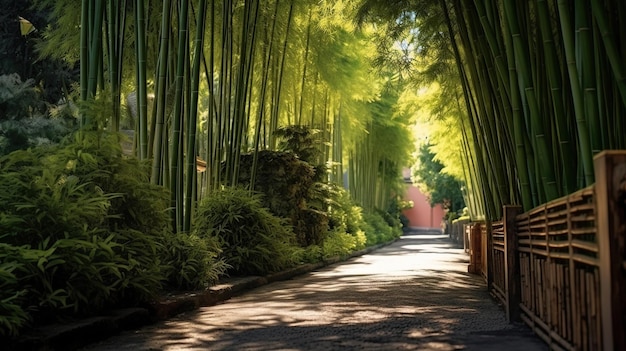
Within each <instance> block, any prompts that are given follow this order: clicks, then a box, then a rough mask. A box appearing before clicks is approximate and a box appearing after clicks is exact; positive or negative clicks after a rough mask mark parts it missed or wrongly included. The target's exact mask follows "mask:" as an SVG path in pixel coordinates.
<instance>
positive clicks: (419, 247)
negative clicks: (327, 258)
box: [88, 233, 547, 351]
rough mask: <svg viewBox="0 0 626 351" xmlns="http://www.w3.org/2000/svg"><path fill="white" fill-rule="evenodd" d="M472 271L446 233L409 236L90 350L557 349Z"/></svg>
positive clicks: (130, 333)
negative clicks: (510, 312)
mask: <svg viewBox="0 0 626 351" xmlns="http://www.w3.org/2000/svg"><path fill="white" fill-rule="evenodd" d="M466 271H467V255H466V254H465V253H463V250H459V249H455V248H452V246H451V245H450V244H449V243H448V241H447V238H446V237H444V236H441V235H434V234H428V233H420V234H418V233H415V234H407V235H405V236H403V237H402V238H401V239H400V240H398V241H397V242H395V243H394V244H392V245H389V246H386V247H384V248H382V249H380V250H377V251H375V252H372V253H370V254H367V255H365V256H362V257H358V258H354V259H352V260H349V261H346V262H343V263H340V264H336V265H333V266H330V267H327V268H324V269H322V270H319V271H316V272H312V273H310V274H306V275H303V276H300V277H297V278H295V279H293V280H289V281H284V282H276V283H272V284H269V285H266V286H263V287H261V288H257V289H254V290H251V291H249V292H247V293H245V294H243V295H241V296H239V297H235V298H233V299H231V300H229V301H227V302H225V303H223V304H220V305H217V306H212V307H206V308H202V309H200V310H198V311H195V312H193V313H187V314H185V315H181V316H179V317H178V318H176V319H172V320H169V321H167V322H163V323H159V324H155V325H152V326H149V327H146V328H143V329H141V330H138V331H135V332H128V333H124V334H121V335H119V336H116V337H114V338H111V339H108V340H106V341H104V342H101V343H99V344H96V345H92V346H91V347H89V348H88V350H128V351H130V350H132V351H140V350H323V351H330V350H506V351H514V350H524V351H531V350H547V347H546V345H545V344H544V343H543V342H542V341H541V340H539V339H538V338H537V337H535V336H534V335H532V333H531V332H530V331H529V330H528V329H527V328H526V327H525V326H521V325H511V324H508V323H507V322H506V320H505V316H504V312H503V310H502V309H501V307H499V306H497V305H496V303H495V302H494V301H493V300H492V299H491V298H490V296H489V294H488V293H487V292H486V288H485V286H484V283H483V282H482V280H481V278H479V277H477V276H473V275H469V274H467V273H466Z"/></svg>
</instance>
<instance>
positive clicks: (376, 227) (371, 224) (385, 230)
mask: <svg viewBox="0 0 626 351" xmlns="http://www.w3.org/2000/svg"><path fill="white" fill-rule="evenodd" d="M363 218H364V220H365V223H363V230H364V231H365V236H366V237H367V244H368V245H376V244H380V243H384V242H387V241H390V240H393V239H396V238H398V237H400V235H402V229H401V228H400V226H398V225H397V224H396V225H394V226H390V225H389V222H387V221H386V220H385V218H383V216H381V215H380V213H379V212H373V213H367V214H365V215H363Z"/></svg>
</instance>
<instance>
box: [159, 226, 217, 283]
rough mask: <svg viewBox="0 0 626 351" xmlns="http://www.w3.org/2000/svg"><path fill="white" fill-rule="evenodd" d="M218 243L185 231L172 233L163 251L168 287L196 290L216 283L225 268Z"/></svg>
mask: <svg viewBox="0 0 626 351" xmlns="http://www.w3.org/2000/svg"><path fill="white" fill-rule="evenodd" d="M219 246H220V245H219V242H218V241H217V239H216V238H215V237H205V238H200V237H198V236H197V235H193V234H186V233H179V234H177V235H173V236H171V237H170V238H169V240H168V241H167V242H166V245H165V250H164V254H163V257H164V266H165V267H166V269H167V273H166V276H167V284H168V286H169V287H171V288H173V289H183V290H196V289H202V288H206V287H208V286H209V285H211V284H214V283H216V282H217V281H218V279H219V277H220V276H221V275H223V274H224V273H225V272H226V269H227V268H228V265H226V263H225V262H224V261H223V260H221V259H218V255H219V253H220V252H221V249H220V247H219Z"/></svg>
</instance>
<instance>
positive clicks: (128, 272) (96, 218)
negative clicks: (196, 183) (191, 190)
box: [0, 132, 219, 335]
mask: <svg viewBox="0 0 626 351" xmlns="http://www.w3.org/2000/svg"><path fill="white" fill-rule="evenodd" d="M147 170H148V168H147V165H146V164H145V163H141V162H139V161H137V160H134V159H127V158H124V157H123V156H122V155H121V150H120V149H119V142H118V139H117V136H116V135H114V134H107V133H88V132H82V137H81V139H76V140H74V141H73V142H68V143H66V144H63V145H61V146H56V147H38V148H33V149H29V150H24V151H17V152H14V153H12V154H10V155H8V156H6V157H3V158H1V159H0V233H1V234H0V244H1V245H0V258H1V260H0V262H2V266H1V267H0V275H1V276H5V277H7V280H6V283H5V284H4V285H2V292H1V293H0V296H1V297H2V298H1V299H0V301H1V304H0V310H2V311H8V313H10V315H9V316H8V317H2V318H1V319H0V334H3V335H8V334H11V335H14V334H16V333H17V332H18V330H19V328H21V327H23V326H24V325H25V324H26V323H27V322H28V321H29V320H33V321H34V322H35V323H36V324H39V323H45V322H47V321H49V320H51V319H52V318H55V317H57V316H63V315H88V314H92V313H95V312H98V311H100V310H102V309H104V308H107V307H110V306H120V305H130V304H136V303H139V302H142V301H148V300H149V299H151V298H152V297H153V296H154V295H155V294H156V293H157V292H158V291H159V289H160V288H161V283H162V281H163V280H164V279H166V277H167V278H170V279H171V278H172V277H173V276H175V275H180V274H181V272H186V274H185V275H184V276H182V277H181V278H180V280H178V282H179V283H180V284H181V285H184V284H188V285H189V286H190V285H192V284H194V282H195V281H197V282H200V281H201V282H202V283H204V282H205V281H206V280H207V279H209V278H210V277H212V276H211V275H210V272H213V273H218V272H219V268H216V267H219V264H218V263H216V264H215V265H212V266H210V267H208V268H207V269H208V271H207V270H205V271H203V270H202V269H203V268H205V267H207V266H206V264H210V263H212V262H211V261H210V259H212V257H214V255H215V253H216V251H211V250H212V249H211V250H209V248H208V247H207V250H206V251H202V250H200V249H195V248H194V247H193V245H195V243H194V242H193V241H192V240H189V241H185V239H173V236H172V233H171V230H170V229H169V227H168V224H169V216H168V212H167V211H166V209H167V207H168V201H169V200H168V198H169V196H168V194H167V191H166V189H164V188H162V187H159V186H155V185H151V184H149V183H148V182H147V180H148V177H147ZM172 240H179V242H180V240H182V244H180V245H178V246H176V247H177V248H180V251H183V252H185V254H181V255H179V256H176V255H169V254H166V250H167V249H172V245H171V241H172ZM194 250H196V251H194ZM198 251H199V252H200V254H205V253H210V252H213V256H211V255H210V254H209V255H207V256H206V257H209V260H208V261H203V262H202V263H201V264H200V265H199V268H194V269H196V271H197V272H198V277H191V274H190V273H188V272H189V271H191V270H192V269H191V268H187V267H185V268H184V269H179V270H175V268H176V267H179V268H180V267H181V266H183V265H185V264H186V262H181V261H177V259H178V257H181V258H180V259H181V260H187V259H190V257H191V258H195V257H197V256H198V254H196V252H198ZM170 252H171V251H170ZM189 252H193V254H192V253H189ZM194 255H195V256H194ZM213 263H214V262H213ZM202 264H205V265H204V266H202ZM190 265H193V263H190ZM211 269H215V270H214V271H211ZM194 279H195V280H194ZM0 284H2V283H0Z"/></svg>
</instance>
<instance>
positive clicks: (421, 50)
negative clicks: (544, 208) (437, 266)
mask: <svg viewBox="0 0 626 351" xmlns="http://www.w3.org/2000/svg"><path fill="white" fill-rule="evenodd" d="M625 14H626V5H625V4H624V2H622V1H617V0H573V1H566V0H530V1H508V0H480V1H461V0H433V1H430V0H426V1H424V0H414V1H406V2H400V1H398V2H396V1H392V2H386V1H375V0H373V1H364V4H363V6H362V7H361V10H360V12H359V17H360V19H361V20H362V21H363V20H367V19H369V18H371V17H373V18H377V19H385V20H386V21H387V22H388V23H389V22H390V21H391V22H390V23H393V24H394V26H395V27H393V26H392V27H391V28H396V29H397V27H400V30H396V32H398V33H401V34H399V35H397V36H396V37H395V38H394V39H395V40H399V39H402V38H403V39H404V40H408V41H409V42H410V43H411V44H412V45H413V49H414V50H413V51H414V53H413V55H414V56H413V57H412V62H411V64H410V67H409V68H408V69H407V70H408V71H411V72H412V73H413V75H414V76H416V79H415V81H416V82H417V83H418V84H421V85H429V84H433V83H436V84H438V86H439V87H440V88H439V90H438V93H437V94H435V95H437V96H438V101H437V102H436V103H434V104H432V106H431V108H430V112H431V116H430V119H431V120H435V122H434V123H435V124H438V125H439V128H440V129H441V128H443V129H446V128H447V129H448V131H444V132H442V133H440V134H442V135H441V136H440V137H439V138H436V139H437V142H438V143H443V145H439V146H437V148H438V149H439V151H438V152H437V154H438V155H439V156H438V158H439V159H441V160H443V161H444V162H448V163H449V160H450V159H454V160H457V161H454V162H458V163H461V164H462V166H463V169H464V172H461V175H460V177H463V179H464V181H465V184H466V190H467V191H466V195H467V196H466V203H467V204H468V206H469V207H470V212H471V213H472V215H473V216H474V217H482V216H486V217H487V218H489V219H498V218H500V217H501V213H500V212H501V208H502V205H505V204H520V205H522V206H523V208H524V209H525V210H529V209H531V208H533V207H535V206H538V205H540V204H543V203H546V202H548V201H550V200H551V199H554V198H557V197H560V196H564V195H566V194H569V193H571V192H573V191H575V190H577V189H580V188H582V187H585V186H587V185H590V184H591V183H593V182H594V179H593V169H592V158H593V155H594V154H596V153H598V152H599V151H601V150H605V149H623V148H624V147H625V146H626V137H625V133H624V132H625V131H626V125H625V122H624V113H625V112H626V111H625V109H626V99H625V98H624V97H625V96H626V95H625V92H626V91H625V87H624V74H625V73H624V72H625V68H626V41H625V40H626V36H624V35H623V33H626V22H625V21H624V19H623V18H624V15H625ZM407 38H408V39H407ZM456 102H458V103H456ZM427 119H428V118H427ZM450 129H454V130H455V131H454V132H450ZM456 130H459V131H460V133H459V135H460V136H461V137H460V138H459V139H454V138H453V137H452V136H454V135H456ZM431 140H432V139H431ZM450 150H457V151H456V153H457V155H458V156H457V157H454V156H453V157H451V156H450V154H451V152H450Z"/></svg>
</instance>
